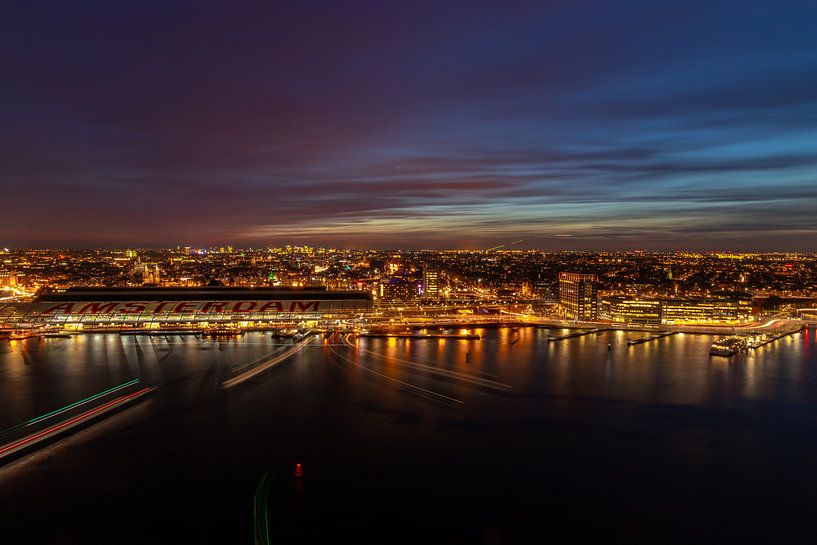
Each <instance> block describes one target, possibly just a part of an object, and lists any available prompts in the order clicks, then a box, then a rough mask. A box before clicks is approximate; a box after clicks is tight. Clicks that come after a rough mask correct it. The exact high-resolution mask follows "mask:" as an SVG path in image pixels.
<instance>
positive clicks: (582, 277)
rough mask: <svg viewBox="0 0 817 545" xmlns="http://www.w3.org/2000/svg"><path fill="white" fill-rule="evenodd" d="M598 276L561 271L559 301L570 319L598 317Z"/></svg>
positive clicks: (592, 318) (583, 319)
mask: <svg viewBox="0 0 817 545" xmlns="http://www.w3.org/2000/svg"><path fill="white" fill-rule="evenodd" d="M598 281H599V279H598V276H597V275H595V274H580V273H570V272H561V273H559V303H560V305H561V307H562V312H563V313H564V315H565V317H566V318H568V319H570V320H580V321H585V320H596V319H597V318H598V301H597V293H598Z"/></svg>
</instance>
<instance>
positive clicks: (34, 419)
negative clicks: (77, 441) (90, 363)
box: [0, 378, 139, 435]
mask: <svg viewBox="0 0 817 545" xmlns="http://www.w3.org/2000/svg"><path fill="white" fill-rule="evenodd" d="M137 382H139V379H138V378H135V379H133V380H130V381H128V382H125V383H122V384H120V385H119V386H114V387H113V388H109V389H108V390H105V391H104V392H99V393H98V394H94V395H92V396H90V397H86V398H85V399H80V400H79V401H76V402H74V403H71V404H70V405H66V406H65V407H62V408H61V409H56V410H54V411H51V412H49V413H46V414H43V415H40V416H38V417H36V418H32V419H31V420H28V421H26V422H23V423H22V424H17V425H16V426H14V427H11V428H8V429H6V430H3V431H1V432H0V435H5V434H7V433H9V432H12V431H14V430H18V429H20V428H24V427H26V426H30V425H31V424H36V423H37V422H41V421H42V420H45V419H46V418H50V417H52V416H55V415H58V414H60V413H64V412H65V411H69V410H71V409H73V408H74V407H78V406H80V405H82V404H84V403H88V402H90V401H93V400H94V399H97V398H100V397H102V396H104V395H106V394H110V393H111V392H116V391H117V390H121V389H122V388H127V387H128V386H131V385H133V384H136V383H137Z"/></svg>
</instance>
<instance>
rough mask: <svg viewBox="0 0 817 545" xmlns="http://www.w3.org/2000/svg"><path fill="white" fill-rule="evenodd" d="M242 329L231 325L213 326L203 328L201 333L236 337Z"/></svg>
mask: <svg viewBox="0 0 817 545" xmlns="http://www.w3.org/2000/svg"><path fill="white" fill-rule="evenodd" d="M244 333H245V332H244V330H243V329H239V328H237V327H232V326H224V325H222V326H213V327H207V328H205V329H204V330H203V331H202V332H201V334H202V335H203V336H205V337H237V336H239V335H243V334H244Z"/></svg>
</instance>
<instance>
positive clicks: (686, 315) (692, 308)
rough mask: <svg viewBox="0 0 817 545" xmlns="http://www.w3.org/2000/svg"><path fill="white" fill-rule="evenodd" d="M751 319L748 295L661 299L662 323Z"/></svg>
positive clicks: (739, 321)
mask: <svg viewBox="0 0 817 545" xmlns="http://www.w3.org/2000/svg"><path fill="white" fill-rule="evenodd" d="M751 319H752V301H751V299H750V298H748V297H721V298H684V299H665V300H663V301H661V322H662V323H664V324H739V323H743V322H748V321H750V320H751Z"/></svg>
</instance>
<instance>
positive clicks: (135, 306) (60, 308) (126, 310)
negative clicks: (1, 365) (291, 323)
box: [40, 301, 320, 315]
mask: <svg viewBox="0 0 817 545" xmlns="http://www.w3.org/2000/svg"><path fill="white" fill-rule="evenodd" d="M319 307H320V301H161V302H155V301H152V302H139V301H133V302H122V301H117V302H108V301H93V302H90V303H89V302H84V301H83V302H65V303H54V304H52V305H49V306H48V307H46V308H44V309H43V310H42V311H40V314H45V315H56V314H134V315H136V314H167V313H171V314H193V313H200V314H224V313H235V314H242V313H244V314H246V313H253V314H260V313H264V312H318V309H319Z"/></svg>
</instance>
